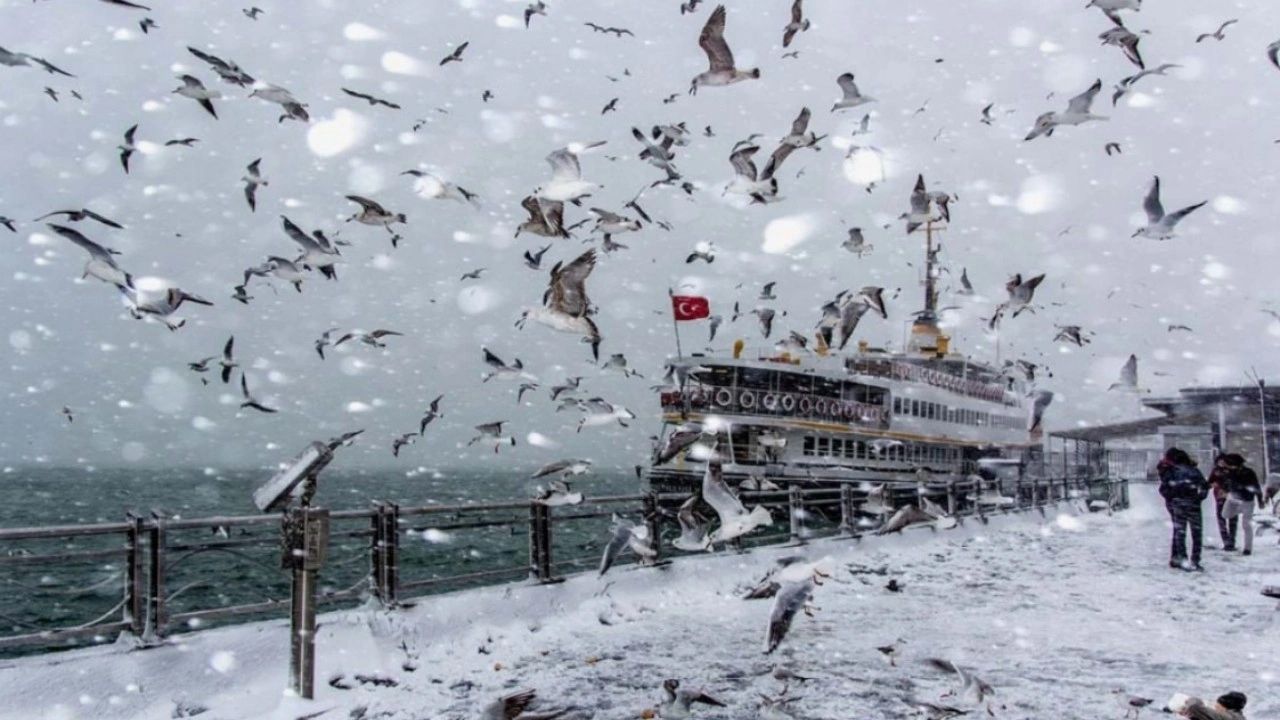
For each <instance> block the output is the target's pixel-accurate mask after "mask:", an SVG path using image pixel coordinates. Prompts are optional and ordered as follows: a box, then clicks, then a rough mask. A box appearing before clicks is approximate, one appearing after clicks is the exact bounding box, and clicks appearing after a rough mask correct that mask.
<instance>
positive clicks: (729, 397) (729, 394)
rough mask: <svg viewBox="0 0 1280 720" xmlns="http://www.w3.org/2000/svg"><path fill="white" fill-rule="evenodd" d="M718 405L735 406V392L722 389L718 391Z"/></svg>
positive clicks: (716, 398)
mask: <svg viewBox="0 0 1280 720" xmlns="http://www.w3.org/2000/svg"><path fill="white" fill-rule="evenodd" d="M715 400H716V405H718V406H720V407H729V406H730V405H732V404H733V391H732V390H730V389H729V388H720V389H719V390H716V397H715Z"/></svg>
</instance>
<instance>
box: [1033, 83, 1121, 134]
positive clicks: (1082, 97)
mask: <svg viewBox="0 0 1280 720" xmlns="http://www.w3.org/2000/svg"><path fill="white" fill-rule="evenodd" d="M1101 89H1102V80H1101V79H1099V80H1095V81H1094V82H1093V85H1090V86H1089V89H1088V90H1085V91H1084V92H1082V93H1080V94H1079V95H1077V96H1075V97H1073V98H1071V99H1070V100H1069V101H1067V109H1066V111H1065V112H1047V113H1044V114H1043V115H1041V116H1040V117H1038V118H1036V124H1035V127H1033V128H1031V132H1030V133H1028V134H1027V137H1026V138H1025V140H1034V139H1036V138H1038V137H1040V136H1041V135H1044V136H1045V137H1049V136H1052V135H1053V131H1054V130H1056V129H1057V127H1058V126H1059V125H1080V124H1083V123H1086V122H1088V121H1090V120H1106V119H1107V118H1106V117H1105V116H1103V115H1094V114H1093V113H1092V112H1091V111H1090V108H1092V107H1093V99H1094V98H1095V97H1097V95H1098V91H1099V90H1101Z"/></svg>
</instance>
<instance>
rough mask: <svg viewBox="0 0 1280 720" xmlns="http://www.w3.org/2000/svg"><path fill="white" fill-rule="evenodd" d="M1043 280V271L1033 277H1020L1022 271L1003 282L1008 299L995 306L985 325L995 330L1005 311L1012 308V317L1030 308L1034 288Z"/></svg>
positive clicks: (1034, 291)
mask: <svg viewBox="0 0 1280 720" xmlns="http://www.w3.org/2000/svg"><path fill="white" fill-rule="evenodd" d="M1042 282H1044V273H1041V274H1039V275H1036V276H1035V277H1032V278H1028V279H1027V280H1023V279H1022V273H1017V274H1015V275H1014V276H1013V277H1012V278H1010V279H1009V282H1007V283H1005V284H1004V289H1005V291H1006V292H1008V293H1009V299H1008V300H1005V301H1004V302H1002V303H1000V304H999V305H997V306H996V309H995V312H993V313H992V314H991V320H990V321H988V323H987V327H988V328H989V329H991V330H995V329H996V327H997V326H998V325H999V324H1000V319H1001V318H1002V317H1004V314H1005V312H1007V311H1010V310H1012V311H1013V315H1012V317H1018V316H1019V315H1021V314H1022V311H1024V310H1030V309H1031V299H1032V298H1033V297H1035V293H1036V288H1038V287H1040V283H1042Z"/></svg>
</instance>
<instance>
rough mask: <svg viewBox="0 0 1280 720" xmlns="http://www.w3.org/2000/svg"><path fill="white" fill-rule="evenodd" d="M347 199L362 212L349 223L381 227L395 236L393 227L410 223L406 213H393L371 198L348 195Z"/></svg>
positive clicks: (350, 219) (352, 217) (350, 218)
mask: <svg viewBox="0 0 1280 720" xmlns="http://www.w3.org/2000/svg"><path fill="white" fill-rule="evenodd" d="M346 198H347V199H348V200H350V201H351V202H353V203H356V204H357V205H359V206H360V212H358V213H356V214H354V215H352V216H351V217H349V218H347V222H351V221H352V220H355V221H356V222H358V223H361V224H363V225H373V226H376V227H381V228H383V229H385V230H386V231H387V232H388V233H391V234H393V235H394V234H395V233H394V232H393V231H392V230H391V226H392V225H394V224H395V223H406V222H408V221H409V220H408V218H407V217H405V214H404V213H393V212H391V211H389V210H387V209H386V208H384V207H382V206H381V205H379V204H378V203H377V202H374V201H373V200H370V199H369V198H366V197H361V196H359V195H347V196H346Z"/></svg>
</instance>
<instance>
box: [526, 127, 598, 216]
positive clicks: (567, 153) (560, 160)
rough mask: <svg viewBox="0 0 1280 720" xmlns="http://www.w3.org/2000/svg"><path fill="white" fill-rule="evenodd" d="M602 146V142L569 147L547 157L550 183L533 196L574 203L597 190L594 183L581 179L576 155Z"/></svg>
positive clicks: (580, 170)
mask: <svg viewBox="0 0 1280 720" xmlns="http://www.w3.org/2000/svg"><path fill="white" fill-rule="evenodd" d="M603 144H604V141H600V142H593V143H588V144H586V145H570V146H568V147H563V148H560V149H559V150H556V151H555V152H552V153H551V154H550V155H547V162H548V163H549V164H550V165H551V182H549V183H547V184H546V185H543V186H542V187H540V188H538V189H537V190H536V191H534V194H535V195H537V196H538V197H539V198H542V199H543V200H554V201H558V202H574V201H575V200H578V199H579V198H582V197H585V196H586V195H589V194H590V193H591V191H593V190H596V189H597V188H599V187H600V186H599V185H597V184H596V183H593V182H587V181H586V180H583V179H582V166H581V164H579V162H578V154H579V153H582V152H584V151H586V150H590V149H591V148H594V147H599V146H601V145H603Z"/></svg>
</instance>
